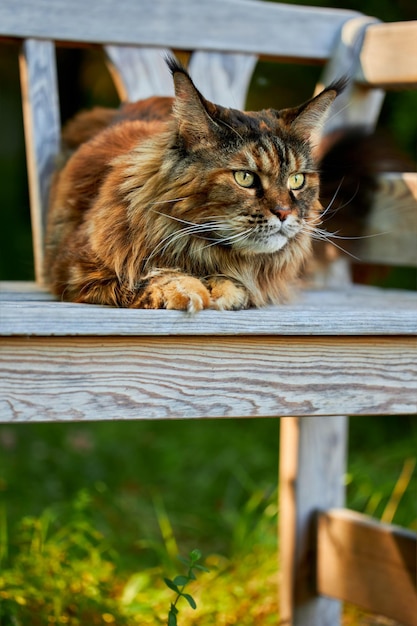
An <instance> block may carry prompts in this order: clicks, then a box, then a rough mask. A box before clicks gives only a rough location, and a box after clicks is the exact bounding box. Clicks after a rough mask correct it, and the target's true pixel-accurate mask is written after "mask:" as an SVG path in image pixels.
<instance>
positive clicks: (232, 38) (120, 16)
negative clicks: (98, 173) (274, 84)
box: [0, 0, 358, 61]
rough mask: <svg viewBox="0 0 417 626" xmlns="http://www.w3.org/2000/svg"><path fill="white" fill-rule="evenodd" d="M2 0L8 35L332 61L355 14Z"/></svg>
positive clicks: (248, 2)
mask: <svg viewBox="0 0 417 626" xmlns="http://www.w3.org/2000/svg"><path fill="white" fill-rule="evenodd" d="M18 8H19V10H16V0H2V2H1V3H0V35H6V36H16V37H23V38H25V37H37V38H38V37H39V38H51V39H55V40H60V41H74V42H77V41H78V42H88V43H103V44H109V43H111V44H122V45H144V46H151V47H153V46H154V47H161V48H165V47H168V48H171V49H185V50H194V49H197V50H217V51H221V52H250V53H254V54H265V55H272V56H278V57H285V58H296V59H314V60H318V61H323V60H325V59H327V58H328V57H329V56H330V54H331V51H332V49H333V45H334V41H335V36H336V34H337V31H338V30H339V29H340V28H341V26H342V25H343V24H344V22H346V21H347V20H349V19H351V18H352V17H355V16H357V15H358V13H356V12H354V11H348V10H337V9H322V8H313V7H297V6H291V5H286V4H273V3H269V2H261V1H254V0H245V2H239V1H238V0H211V1H210V2H188V1H187V0H175V2H172V0H159V1H158V2H155V1H154V0H141V2H137V0H120V1H119V2H118V4H117V9H116V7H115V4H114V2H113V0H89V1H88V2H86V1H85V0H71V2H68V1H67V0H54V2H50V0H37V1H36V2H33V0H20V1H19V7H18Z"/></svg>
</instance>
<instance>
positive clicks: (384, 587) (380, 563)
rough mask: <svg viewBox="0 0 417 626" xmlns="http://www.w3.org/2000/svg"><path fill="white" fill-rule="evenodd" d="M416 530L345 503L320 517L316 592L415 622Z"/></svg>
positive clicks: (406, 625)
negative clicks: (349, 507)
mask: <svg viewBox="0 0 417 626" xmlns="http://www.w3.org/2000/svg"><path fill="white" fill-rule="evenodd" d="M416 548H417V540H416V535H415V533H412V532H411V531H407V530H405V529H402V528H399V527H397V526H391V525H388V524H380V523H378V522H376V521H375V520H372V518H369V517H368V516H366V515H361V514H359V513H354V512H353V511H348V510H345V509H342V510H334V511H327V512H325V513H322V514H320V515H319V518H318V543H317V549H318V559H317V587H318V592H319V593H322V594H324V595H327V596H331V597H333V598H339V599H341V600H344V601H347V602H352V603H354V604H357V605H359V606H362V607H363V608H364V609H366V610H368V611H370V612H371V613H379V614H382V615H385V616H387V617H391V618H392V619H395V620H398V621H399V622H401V624H404V626H416V625H417V588H416V575H417V567H416V558H417V557H416Z"/></svg>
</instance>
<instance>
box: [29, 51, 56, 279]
mask: <svg viewBox="0 0 417 626" xmlns="http://www.w3.org/2000/svg"><path fill="white" fill-rule="evenodd" d="M19 60H20V76H21V84H22V103H23V120H24V126H25V137H26V160H27V168H28V177H29V195H30V210H31V220H32V239H33V249H34V258H35V274H36V279H37V281H38V282H39V283H41V284H42V283H43V282H44V277H43V256H44V250H43V240H44V229H45V222H46V210H47V205H48V194H49V184H50V179H51V175H52V172H53V170H54V169H55V161H56V158H57V155H58V154H59V150H60V134H61V124H60V114H59V103H58V84H57V75H56V63H55V47H54V45H53V43H52V42H50V41H37V40H34V39H30V40H27V41H25V42H24V43H23V47H22V52H21V54H20V59H19Z"/></svg>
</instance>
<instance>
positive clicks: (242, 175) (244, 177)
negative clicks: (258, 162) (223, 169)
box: [233, 170, 256, 189]
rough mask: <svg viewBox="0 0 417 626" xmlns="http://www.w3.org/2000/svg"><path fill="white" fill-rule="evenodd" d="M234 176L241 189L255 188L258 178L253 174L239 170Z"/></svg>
mask: <svg viewBox="0 0 417 626" xmlns="http://www.w3.org/2000/svg"><path fill="white" fill-rule="evenodd" d="M233 176H234V177H235V181H236V182H237V184H238V185H240V186H241V187H245V188H246V189H248V188H249V187H253V186H254V185H255V181H256V176H255V174H253V172H248V171H246V170H237V171H236V172H233Z"/></svg>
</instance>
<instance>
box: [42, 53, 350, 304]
mask: <svg viewBox="0 0 417 626" xmlns="http://www.w3.org/2000/svg"><path fill="white" fill-rule="evenodd" d="M167 63H168V66H169V68H170V70H171V73H172V76H173V81H174V87H175V97H174V98H165V97H164V98H163V97H153V98H149V99H147V100H144V101H139V102H137V103H130V104H126V105H124V106H122V107H121V109H120V110H118V111H114V110H105V109H96V110H93V111H92V112H85V113H82V114H80V115H79V116H78V117H77V118H75V120H74V121H73V122H72V123H70V124H69V125H68V127H67V129H66V130H65V132H64V141H65V144H66V146H67V149H68V150H69V151H70V152H71V151H72V154H70V156H69V158H68V159H67V161H66V163H65V164H64V166H63V167H62V169H60V170H59V171H57V172H56V174H55V178H54V181H53V184H52V188H51V193H50V206H49V211H48V218H47V233H46V257H45V258H46V263H45V271H46V276H47V280H48V283H49V286H50V288H51V290H52V292H53V293H54V294H56V295H58V296H60V297H61V298H62V299H63V300H68V301H72V302H84V303H90V304H100V305H112V306H118V307H129V308H151V309H155V308H166V309H180V310H185V311H188V312H190V313H195V312H197V311H200V310H202V309H207V308H213V309H219V310H223V309H224V310H239V309H245V308H249V307H261V306H264V305H267V304H277V303H281V302H283V301H285V299H286V298H287V296H288V290H289V287H290V285H291V284H292V282H293V281H294V279H295V278H296V277H297V275H298V274H299V272H300V270H301V268H302V267H303V265H304V264H305V263H306V262H307V261H308V259H309V257H310V254H311V247H312V246H311V240H312V235H313V233H314V230H315V228H316V227H317V225H318V223H319V220H320V213H321V211H322V207H321V204H320V202H319V173H318V165H317V162H316V159H315V151H316V148H317V145H318V143H319V139H320V134H321V131H322V127H323V124H324V121H325V119H326V117H327V114H328V111H329V108H330V106H331V104H332V102H333V101H334V99H335V98H336V96H337V95H338V94H339V93H340V92H341V90H342V89H343V87H344V81H343V80H341V81H338V82H335V83H333V84H332V85H330V86H329V87H327V88H326V89H324V90H323V91H322V92H321V93H320V94H319V95H317V96H316V97H315V98H313V99H311V100H309V101H308V102H306V103H304V104H302V105H301V106H299V107H295V108H288V109H283V110H280V111H276V110H273V109H267V110H262V111H258V112H244V111H239V110H234V109H228V108H224V107H222V106H219V105H216V104H213V103H212V102H209V101H208V100H206V99H205V98H204V97H203V95H202V94H201V93H200V92H199V91H198V89H197V88H196V86H195V85H194V83H193V81H192V79H191V77H190V75H189V74H188V72H187V70H186V69H185V68H184V67H183V66H182V65H181V64H180V63H179V62H177V61H176V60H175V59H174V58H168V59H167Z"/></svg>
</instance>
